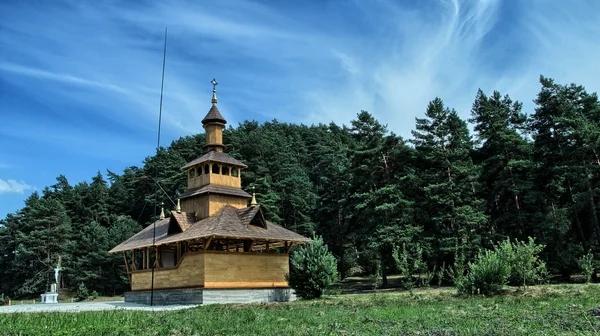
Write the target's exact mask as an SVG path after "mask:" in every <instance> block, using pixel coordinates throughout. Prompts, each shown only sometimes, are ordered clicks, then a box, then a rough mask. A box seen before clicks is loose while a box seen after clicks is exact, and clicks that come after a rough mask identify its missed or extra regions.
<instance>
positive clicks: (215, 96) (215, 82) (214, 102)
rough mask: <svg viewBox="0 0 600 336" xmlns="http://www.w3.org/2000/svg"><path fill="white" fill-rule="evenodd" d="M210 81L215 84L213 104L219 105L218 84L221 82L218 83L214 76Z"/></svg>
mask: <svg viewBox="0 0 600 336" xmlns="http://www.w3.org/2000/svg"><path fill="white" fill-rule="evenodd" d="M210 83H211V84H212V85H213V96H212V104H213V106H214V105H217V85H219V83H217V81H216V80H215V79H214V78H213V80H211V81H210Z"/></svg>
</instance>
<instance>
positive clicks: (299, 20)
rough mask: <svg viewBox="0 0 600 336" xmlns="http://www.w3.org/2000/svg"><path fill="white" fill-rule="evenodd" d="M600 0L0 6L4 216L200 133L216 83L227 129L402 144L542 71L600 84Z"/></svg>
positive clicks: (8, 0) (526, 85) (525, 93)
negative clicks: (423, 125)
mask: <svg viewBox="0 0 600 336" xmlns="http://www.w3.org/2000/svg"><path fill="white" fill-rule="evenodd" d="M598 22H600V1H597V0H590V1H583V0H572V1H568V2H567V1H562V0H529V1H520V0H519V1H517V0H513V1H500V0H498V1H494V0H480V1H474V0H472V1H467V0H465V1H461V0H413V1H408V0H401V1H392V0H372V1H371V0H369V1H367V0H314V1H275V0H274V1H248V0H224V1H205V0H202V1H187V2H186V1H119V0H104V1H76V0H72V1H60V0H55V1H33V0H32V1H18V0H4V1H1V2H0V50H1V52H0V218H1V217H4V215H5V214H6V213H9V212H14V211H16V210H17V209H18V208H20V207H22V206H23V200H24V199H25V198H26V197H27V196H28V195H29V194H30V193H31V192H32V191H33V190H36V189H37V190H41V189H43V188H44V186H46V185H51V184H53V183H54V181H55V177H56V176H58V175H59V174H64V175H66V176H67V178H68V179H69V181H70V182H71V183H72V184H74V183H77V182H79V181H84V180H87V181H89V180H90V178H91V177H92V176H93V175H94V174H95V173H96V172H97V171H98V170H100V171H102V172H105V171H106V169H110V170H112V171H115V172H121V171H122V169H123V168H125V167H127V166H130V165H139V164H140V163H141V161H142V160H143V159H144V157H146V156H148V155H151V154H152V153H153V152H154V150H155V145H156V124H157V119H158V103H159V93H160V78H161V66H162V48H163V44H162V43H163V34H164V28H165V26H168V29H169V36H168V50H167V69H166V78H165V100H164V106H163V116H164V119H163V140H162V144H163V145H168V144H169V143H170V141H171V140H173V139H176V138H178V137H179V136H182V135H188V134H194V133H198V132H201V131H203V129H202V127H201V123H200V121H201V119H202V118H203V117H204V115H205V114H206V112H207V111H208V109H209V107H210V95H211V85H210V83H209V81H210V80H211V79H212V78H213V77H215V78H217V80H218V81H219V83H220V85H219V86H218V96H219V107H220V110H221V112H222V114H223V115H224V116H225V118H226V119H227V120H228V121H229V123H230V124H233V125H236V124H237V123H238V122H241V121H243V120H245V119H255V120H259V121H265V120H270V119H273V118H277V119H279V120H281V121H286V122H297V123H300V122H302V123H305V124H311V123H319V122H325V123H327V122H330V121H335V122H337V123H346V124H347V123H348V122H349V121H350V120H351V119H352V118H354V117H355V116H356V113H357V112H359V111H360V110H361V109H364V110H368V111H370V112H371V113H373V114H374V115H375V116H376V117H377V118H378V119H379V120H380V121H381V122H383V123H386V124H388V126H389V128H390V129H391V130H393V131H395V132H396V133H398V134H400V135H403V136H405V137H409V136H410V130H411V129H412V127H413V126H414V118H415V117H416V116H421V115H423V113H424V110H425V107H426V105H427V102H428V101H430V100H431V99H433V98H434V97H436V96H439V97H441V98H442V99H443V100H444V101H445V102H446V103H447V104H448V105H450V106H451V107H454V108H456V109H457V110H458V111H459V113H460V114H461V115H462V116H463V117H465V118H466V117H468V115H469V110H470V106H471V104H472V102H473V99H474V97H475V94H476V92H477V89H478V88H482V89H483V90H484V91H486V92H491V90H494V89H497V90H500V91H501V92H502V93H508V94H510V95H511V97H513V99H518V100H520V101H522V102H523V103H524V110H525V112H528V113H529V112H531V111H532V109H533V104H532V102H531V100H532V99H533V98H534V97H535V94H536V93H537V91H538V89H539V84H538V78H539V75H540V74H544V75H545V76H549V77H552V78H555V79H556V80H557V81H558V82H560V83H570V82H576V83H578V84H581V85H585V86H586V87H587V88H588V90H589V91H594V92H595V91H598V87H599V86H600V62H598V60H597V57H598V56H597V55H598V54H599V51H600V45H599V44H598V37H599V36H600V25H598V24H597V23H598Z"/></svg>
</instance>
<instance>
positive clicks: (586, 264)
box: [578, 251, 594, 283]
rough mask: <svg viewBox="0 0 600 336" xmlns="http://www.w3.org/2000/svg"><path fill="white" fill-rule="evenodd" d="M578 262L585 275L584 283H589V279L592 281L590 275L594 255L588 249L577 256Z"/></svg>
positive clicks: (592, 268)
mask: <svg viewBox="0 0 600 336" xmlns="http://www.w3.org/2000/svg"><path fill="white" fill-rule="evenodd" d="M578 264H579V269H581V273H582V274H583V276H584V277H585V283H590V281H592V275H593V274H594V255H593V254H592V252H591V251H589V252H588V253H587V254H585V255H583V256H582V257H581V258H579V260H578Z"/></svg>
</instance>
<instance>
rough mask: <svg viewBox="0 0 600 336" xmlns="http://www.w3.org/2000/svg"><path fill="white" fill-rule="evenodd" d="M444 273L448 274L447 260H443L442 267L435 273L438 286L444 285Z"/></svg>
mask: <svg viewBox="0 0 600 336" xmlns="http://www.w3.org/2000/svg"><path fill="white" fill-rule="evenodd" d="M444 274H446V262H443V263H442V267H440V269H439V270H438V271H437V272H436V273H435V275H436V277H437V286H438V287H442V283H443V282H444Z"/></svg>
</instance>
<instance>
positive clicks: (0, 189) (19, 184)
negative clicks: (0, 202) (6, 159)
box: [0, 179, 33, 194]
mask: <svg viewBox="0 0 600 336" xmlns="http://www.w3.org/2000/svg"><path fill="white" fill-rule="evenodd" d="M32 189H33V187H31V186H30V185H28V184H27V183H25V182H23V181H15V180H3V179H0V194H4V193H17V194H23V193H24V192H25V191H28V190H32Z"/></svg>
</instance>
